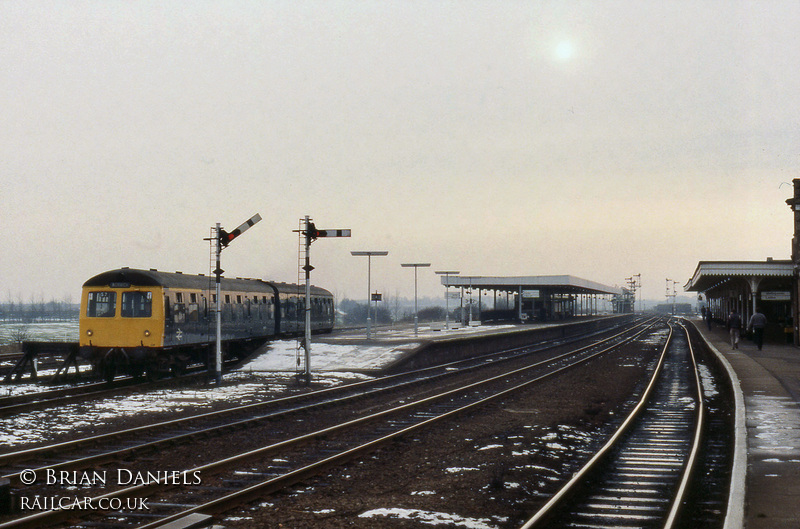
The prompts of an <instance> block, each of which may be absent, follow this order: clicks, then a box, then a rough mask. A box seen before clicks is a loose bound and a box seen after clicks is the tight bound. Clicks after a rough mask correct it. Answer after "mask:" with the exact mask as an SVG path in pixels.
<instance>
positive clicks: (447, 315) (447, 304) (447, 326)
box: [435, 270, 461, 330]
mask: <svg viewBox="0 0 800 529" xmlns="http://www.w3.org/2000/svg"><path fill="white" fill-rule="evenodd" d="M435 273H437V274H439V275H441V276H444V307H445V309H444V328H445V329H446V330H450V276H451V275H453V276H454V275H457V274H460V273H461V272H459V271H457V270H439V271H437V272H435Z"/></svg>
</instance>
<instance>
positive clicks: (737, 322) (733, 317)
mask: <svg viewBox="0 0 800 529" xmlns="http://www.w3.org/2000/svg"><path fill="white" fill-rule="evenodd" d="M741 331H742V317H741V316H739V313H738V312H736V309H733V310H732V311H731V313H730V314H729V315H728V332H729V333H730V335H731V348H733V349H738V348H739V334H740V333H741Z"/></svg>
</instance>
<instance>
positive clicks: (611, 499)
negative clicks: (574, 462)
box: [522, 326, 705, 529]
mask: <svg viewBox="0 0 800 529" xmlns="http://www.w3.org/2000/svg"><path fill="white" fill-rule="evenodd" d="M704 413H705V412H704V403H703V392H702V386H701V381H700V378H699V376H698V373H697V364H696V360H695V358H694V351H693V349H692V348H691V344H690V340H689V337H688V333H687V332H686V330H685V329H683V332H680V333H676V330H675V329H674V328H672V326H671V329H670V335H669V338H668V340H667V344H666V345H665V347H664V350H663V352H662V355H661V358H660V360H659V364H658V367H657V369H656V371H655V372H654V374H653V377H652V378H651V380H650V383H649V385H648V388H647V390H646V391H645V393H644V395H643V397H642V399H641V400H640V402H639V404H637V406H636V407H635V408H634V410H633V411H632V412H631V414H630V415H629V416H628V418H627V419H626V420H625V421H624V423H623V424H622V426H621V427H620V428H619V430H618V431H617V432H616V433H615V434H614V435H613V436H612V438H611V439H610V440H609V441H608V443H606V445H605V446H604V447H603V448H602V449H601V450H600V451H599V452H598V453H597V454H596V455H595V456H594V457H593V458H592V459H591V460H590V461H589V462H588V463H587V464H586V466H584V467H583V468H582V469H581V470H580V471H578V472H577V473H576V474H575V475H574V476H573V478H572V479H570V481H569V482H568V483H567V484H566V485H565V486H564V487H563V488H562V489H561V490H560V491H559V492H558V493H557V494H555V495H554V496H553V498H552V499H551V500H550V501H549V502H548V503H547V504H545V506H544V507H542V509H540V510H539V512H537V513H536V514H535V515H534V516H533V517H532V518H531V519H529V520H528V521H527V522H526V523H525V524H524V525H523V526H522V528H523V529H533V528H540V527H545V526H555V527H571V526H577V527H638V528H649V527H663V528H672V527H676V522H677V520H678V518H679V515H680V509H681V506H682V504H683V499H684V497H685V494H686V491H687V487H688V484H689V479H690V477H691V474H692V470H693V467H694V462H695V460H696V456H697V453H698V449H699V447H700V443H701V442H702V438H701V432H702V430H703V421H704Z"/></svg>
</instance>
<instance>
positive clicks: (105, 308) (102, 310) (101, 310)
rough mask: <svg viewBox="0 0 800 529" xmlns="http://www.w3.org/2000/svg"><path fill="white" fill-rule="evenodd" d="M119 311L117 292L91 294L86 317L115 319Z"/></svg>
mask: <svg viewBox="0 0 800 529" xmlns="http://www.w3.org/2000/svg"><path fill="white" fill-rule="evenodd" d="M116 310H117V293H116V292H89V299H88V303H87V304H86V316H87V317H89V318H113V317H114V313H115V312H116Z"/></svg>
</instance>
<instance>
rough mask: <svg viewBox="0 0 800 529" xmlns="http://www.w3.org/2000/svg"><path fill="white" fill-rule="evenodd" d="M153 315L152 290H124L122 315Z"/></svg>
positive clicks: (125, 316)
mask: <svg viewBox="0 0 800 529" xmlns="http://www.w3.org/2000/svg"><path fill="white" fill-rule="evenodd" d="M152 315H153V293H152V292H136V291H130V292H123V293H122V317H123V318H149V317H150V316H152Z"/></svg>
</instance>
